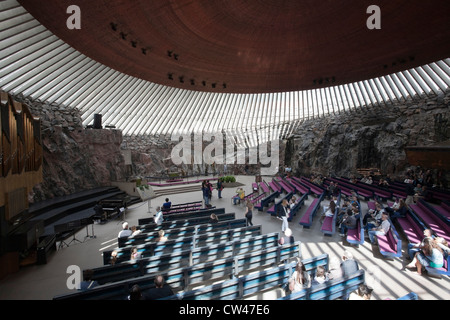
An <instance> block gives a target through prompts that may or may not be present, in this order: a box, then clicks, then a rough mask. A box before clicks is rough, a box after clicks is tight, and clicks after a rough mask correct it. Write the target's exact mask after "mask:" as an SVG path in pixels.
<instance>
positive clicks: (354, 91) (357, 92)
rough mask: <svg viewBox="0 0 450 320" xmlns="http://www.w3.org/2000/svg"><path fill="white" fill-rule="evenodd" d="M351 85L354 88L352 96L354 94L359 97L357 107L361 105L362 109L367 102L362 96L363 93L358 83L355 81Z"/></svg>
mask: <svg viewBox="0 0 450 320" xmlns="http://www.w3.org/2000/svg"><path fill="white" fill-rule="evenodd" d="M349 87H350V89H352V90H353V92H352V91H350V92H351V94H352V96H354V97H356V98H357V99H358V104H356V107H359V108H360V109H362V108H363V106H364V105H365V102H364V99H363V97H362V96H361V94H360V93H359V91H358V84H357V83H355V82H353V83H351V84H350V86H349Z"/></svg>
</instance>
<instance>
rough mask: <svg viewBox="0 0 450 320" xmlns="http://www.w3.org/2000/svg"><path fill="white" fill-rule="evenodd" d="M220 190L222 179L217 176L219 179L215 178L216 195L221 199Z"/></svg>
mask: <svg viewBox="0 0 450 320" xmlns="http://www.w3.org/2000/svg"><path fill="white" fill-rule="evenodd" d="M222 190H223V179H222V178H219V180H217V196H218V197H219V199H222Z"/></svg>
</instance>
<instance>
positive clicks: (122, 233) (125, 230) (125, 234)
mask: <svg viewBox="0 0 450 320" xmlns="http://www.w3.org/2000/svg"><path fill="white" fill-rule="evenodd" d="M131 234H132V232H131V230H130V228H129V227H128V222H124V223H123V224H122V231H120V232H119V235H118V237H119V238H122V237H129V236H131Z"/></svg>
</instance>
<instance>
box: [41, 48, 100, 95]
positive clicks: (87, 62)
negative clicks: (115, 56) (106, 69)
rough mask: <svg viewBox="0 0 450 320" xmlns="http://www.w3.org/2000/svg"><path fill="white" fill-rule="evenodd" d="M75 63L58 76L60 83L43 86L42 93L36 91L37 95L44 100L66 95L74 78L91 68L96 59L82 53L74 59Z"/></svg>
mask: <svg viewBox="0 0 450 320" xmlns="http://www.w3.org/2000/svg"><path fill="white" fill-rule="evenodd" d="M74 62H75V64H73V65H70V67H69V68H68V69H67V70H64V71H63V72H61V73H60V75H59V76H58V78H57V79H56V80H55V81H57V82H58V83H57V84H56V85H54V86H49V87H47V88H46V87H42V89H43V92H42V93H39V94H38V93H36V97H37V98H38V99H41V100H42V101H45V100H50V101H57V100H58V96H62V95H64V93H65V92H67V91H69V90H70V88H71V84H73V80H74V79H76V78H78V77H79V75H80V74H83V73H84V72H85V71H86V70H87V69H90V68H91V66H92V65H94V64H95V62H94V61H92V60H91V59H89V58H87V57H86V56H83V55H80V56H78V57H77V58H76V59H74Z"/></svg>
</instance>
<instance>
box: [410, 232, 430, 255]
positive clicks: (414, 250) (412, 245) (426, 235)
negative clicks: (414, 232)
mask: <svg viewBox="0 0 450 320" xmlns="http://www.w3.org/2000/svg"><path fill="white" fill-rule="evenodd" d="M423 235H424V238H423V239H422V241H421V242H419V243H408V256H409V258H410V259H411V260H413V259H414V257H415V255H416V253H417V252H419V251H420V250H421V249H422V247H423V246H424V245H425V239H428V238H429V239H434V236H433V231H432V230H431V229H425V230H423Z"/></svg>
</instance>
